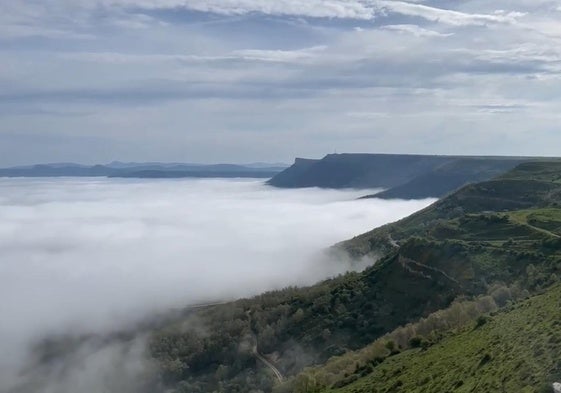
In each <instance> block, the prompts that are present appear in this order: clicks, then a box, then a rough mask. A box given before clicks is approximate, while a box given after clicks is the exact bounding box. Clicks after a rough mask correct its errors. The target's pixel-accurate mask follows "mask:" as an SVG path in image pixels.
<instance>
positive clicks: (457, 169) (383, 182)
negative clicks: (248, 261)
mask: <svg viewBox="0 0 561 393" xmlns="http://www.w3.org/2000/svg"><path fill="white" fill-rule="evenodd" d="M533 160H549V159H548V158H533V157H514V156H513V157H509V156H446V155H420V154H367V153H357V154H354V153H342V154H328V155H326V156H325V157H323V158H322V159H318V160H315V159H303V158H297V159H296V160H295V162H294V164H293V165H292V166H291V167H289V168H287V169H285V170H284V171H282V172H280V173H278V174H276V175H275V176H274V177H273V178H271V179H270V180H269V181H268V184H269V185H272V186H275V187H280V188H303V187H320V188H335V189H338V188H356V189H372V188H383V189H385V190H384V191H382V192H379V193H377V194H374V195H366V196H365V197H364V198H383V199H424V198H440V197H442V196H444V195H447V194H449V193H451V192H452V191H454V190H456V189H459V188H461V187H462V186H464V185H466V184H469V183H473V182H478V181H484V180H488V179H491V178H493V177H495V176H498V175H500V174H502V173H505V172H507V171H508V170H510V169H513V168H514V167H516V166H517V165H518V164H520V163H522V162H527V161H533Z"/></svg>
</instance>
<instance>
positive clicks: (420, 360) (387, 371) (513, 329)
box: [330, 285, 561, 393]
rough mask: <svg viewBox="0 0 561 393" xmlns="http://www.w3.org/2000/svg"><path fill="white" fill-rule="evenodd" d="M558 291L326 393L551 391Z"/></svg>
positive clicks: (560, 334) (557, 352) (559, 331)
mask: <svg viewBox="0 0 561 393" xmlns="http://www.w3.org/2000/svg"><path fill="white" fill-rule="evenodd" d="M560 306H561V286H559V285H556V286H555V287H553V288H552V289H550V290H548V291H547V292H546V293H545V294H542V295H539V296H536V297H534V298H531V299H529V300H527V301H525V302H522V303H519V304H517V305H516V306H514V307H512V308H511V309H510V310H508V311H505V312H502V313H499V314H497V315H496V316H494V317H492V318H491V319H490V320H489V322H487V323H486V324H485V325H483V326H481V327H478V328H474V327H470V328H469V329H467V330H465V331H463V332H460V333H458V334H456V335H454V336H452V337H449V338H447V339H444V340H443V341H442V342H440V343H439V344H437V345H434V346H432V347H429V348H428V349H427V350H420V349H415V350H409V351H406V352H403V353H401V354H398V355H396V356H392V357H390V358H388V359H387V360H386V361H385V362H384V363H382V364H380V365H378V366H377V367H375V368H374V371H373V372H372V373H371V374H370V375H368V376H366V377H364V378H362V379H360V380H358V381H357V382H355V383H353V384H351V385H349V386H346V387H344V388H341V389H338V390H330V392H339V393H363V392H364V393H366V392H408V393H415V392H419V393H421V392H423V393H425V392H427V393H428V392H434V393H442V392H458V393H461V392H465V393H467V392H479V393H482V392H521V393H522V392H527V393H531V392H536V393H539V392H550V391H551V388H550V386H551V383H552V382H554V381H559V380H561V360H560V359H561V312H560Z"/></svg>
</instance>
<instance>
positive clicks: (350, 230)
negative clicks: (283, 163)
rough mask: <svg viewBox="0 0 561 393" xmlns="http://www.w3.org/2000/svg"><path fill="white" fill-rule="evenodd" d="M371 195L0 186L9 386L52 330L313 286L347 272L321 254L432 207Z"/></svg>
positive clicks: (101, 326)
mask: <svg viewBox="0 0 561 393" xmlns="http://www.w3.org/2000/svg"><path fill="white" fill-rule="evenodd" d="M367 193H368V192H367V191H364V190H363V191H353V190H345V191H335V190H319V189H300V190H280V189H275V188H271V187H268V186H265V185H263V183H262V181H254V180H216V179H213V180H113V179H69V178H64V179H62V178H61V179H0V316H1V317H0V318H1V322H0V348H2V350H1V352H0V391H4V390H6V389H9V387H8V384H9V383H10V382H8V381H12V378H11V377H13V375H11V374H12V373H13V371H14V367H16V366H18V364H19V362H22V361H23V358H24V355H25V351H26V347H27V346H28V345H29V344H30V343H31V342H32V341H33V340H37V339H38V338H40V337H42V336H44V335H49V334H53V333H63V332H67V331H72V332H78V333H81V332H107V331H110V330H112V329H117V328H121V327H123V326H125V325H126V324H127V323H131V322H133V321H137V320H139V319H141V318H143V317H145V316H147V315H149V314H150V313H152V312H155V311H163V310H165V309H168V308H172V307H181V306H184V305H188V304H195V303H201V302H208V301H214V300H221V299H231V298H235V297H239V296H247V295H252V294H255V293H257V292H260V291H264V290H267V289H273V288H279V287H283V286H287V285H293V284H307V283H312V282H314V281H317V280H320V279H322V278H325V277H327V276H332V275H335V274H338V273H341V272H343V271H345V270H347V269H349V264H348V262H347V261H333V260H327V258H326V257H325V256H322V254H321V250H322V249H324V248H325V247H328V246H330V245H332V244H333V243H336V242H338V241H340V240H344V239H346V238H349V237H352V236H354V235H357V234H359V233H361V232H364V231H367V230H369V229H371V228H373V227H376V226H379V225H381V224H384V223H387V222H390V221H394V220H397V219H399V218H401V217H403V216H406V215H409V214H410V213H412V212H414V211H416V210H419V209H421V208H423V207H425V206H426V205H428V204H429V203H431V202H432V201H431V200H422V201H383V200H376V199H368V200H355V198H356V197H359V196H361V195H364V194H367ZM2 381H4V382H2ZM3 384H4V386H2V385H3Z"/></svg>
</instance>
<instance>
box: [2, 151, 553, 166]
mask: <svg viewBox="0 0 561 393" xmlns="http://www.w3.org/2000/svg"><path fill="white" fill-rule="evenodd" d="M333 155H379V156H435V157H458V158H521V159H525V158H528V159H534V158H536V159H538V158H539V159H559V158H561V155H559V156H529V155H507V154H504V155H493V154H489V155H466V154H420V153H368V152H341V153H327V154H324V155H323V156H321V157H302V156H298V157H294V158H293V159H292V160H291V161H290V162H288V161H287V162H268V161H242V162H229V161H207V162H194V161H185V162H178V161H165V160H156V161H123V160H119V159H113V160H110V161H108V162H84V161H82V162H79V161H68V162H64V161H59V162H57V161H52V162H33V163H24V164H18V165H11V166H5V167H0V169H11V168H18V167H21V168H23V167H32V166H40V165H80V166H111V165H116V164H123V165H185V166H190V165H192V166H207V165H208V166H212V165H238V166H251V165H271V168H274V167H289V166H291V165H294V163H295V162H296V160H299V159H304V160H322V159H324V158H326V157H328V156H333Z"/></svg>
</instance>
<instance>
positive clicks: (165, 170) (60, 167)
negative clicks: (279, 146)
mask: <svg viewBox="0 0 561 393" xmlns="http://www.w3.org/2000/svg"><path fill="white" fill-rule="evenodd" d="M285 168H286V165H283V164H265V163H253V164H247V165H237V164H213V165H204V164H191V163H189V164H182V163H161V162H145V163H136V162H119V161H114V162H111V163H109V164H106V165H91V166H88V165H81V164H74V163H51V164H39V165H30V166H18V167H11V168H4V169H0V177H62V176H78V177H91V176H94V177H95V176H104V177H126V178H184V177H198V178H210V177H229V178H233V177H246V178H270V177H272V176H274V175H276V174H277V173H279V172H281V171H282V170H284V169H285Z"/></svg>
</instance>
